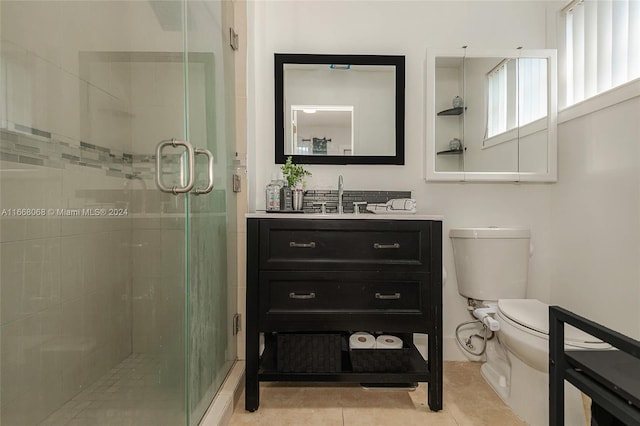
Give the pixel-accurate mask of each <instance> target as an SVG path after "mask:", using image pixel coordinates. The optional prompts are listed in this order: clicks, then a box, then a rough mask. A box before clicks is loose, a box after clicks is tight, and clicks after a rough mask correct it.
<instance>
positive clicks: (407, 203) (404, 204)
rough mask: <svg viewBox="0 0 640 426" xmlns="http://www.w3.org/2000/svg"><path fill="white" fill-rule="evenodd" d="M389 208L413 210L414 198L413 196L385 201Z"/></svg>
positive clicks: (414, 205) (414, 206)
mask: <svg viewBox="0 0 640 426" xmlns="http://www.w3.org/2000/svg"><path fill="white" fill-rule="evenodd" d="M387 206H389V208H390V210H415V208H416V200H415V199H413V198H396V199H393V200H389V201H387Z"/></svg>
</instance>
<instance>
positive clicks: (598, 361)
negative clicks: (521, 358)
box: [549, 306, 640, 426]
mask: <svg viewBox="0 0 640 426" xmlns="http://www.w3.org/2000/svg"><path fill="white" fill-rule="evenodd" d="M565 323H566V324H569V325H572V326H574V327H576V328H579V329H580V330H583V331H585V332H586V333H588V334H590V335H592V336H594V337H596V338H598V339H600V340H602V341H604V342H607V343H609V344H611V345H613V346H615V348H616V349H617V350H610V351H609V350H606V351H600V350H597V351H589V350H581V351H571V350H568V351H567V350H565V348H564V325H565ZM639 373H640V341H638V340H635V339H631V338H630V337H627V336H625V335H623V334H620V333H618V332H615V331H613V330H611V329H609V328H607V327H604V326H602V325H600V324H597V323H595V322H593V321H590V320H588V319H586V318H583V317H581V316H579V315H576V314H574V313H572V312H570V311H568V310H566V309H563V308H561V307H558V306H551V307H550V308H549V425H550V426H562V425H564V381H565V380H568V381H569V382H570V383H571V384H573V385H574V386H575V387H577V388H578V389H579V390H580V391H582V392H584V393H585V394H586V395H588V396H589V397H590V398H591V400H592V401H593V403H594V405H595V406H596V407H598V409H602V410H605V411H606V413H609V414H610V415H611V416H612V417H613V418H615V419H618V420H619V421H620V422H622V423H624V424H626V425H640V374H639ZM592 424H593V423H592Z"/></svg>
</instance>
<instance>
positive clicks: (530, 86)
mask: <svg viewBox="0 0 640 426" xmlns="http://www.w3.org/2000/svg"><path fill="white" fill-rule="evenodd" d="M547 67H548V64H547V60H546V59H543V58H518V59H514V58H511V59H505V60H503V61H502V62H500V63H499V64H498V65H496V67H495V68H493V69H492V70H491V71H489V72H488V73H487V139H488V138H491V137H493V136H496V135H499V134H501V133H505V132H507V131H509V130H511V129H515V128H517V127H522V126H525V125H527V124H529V123H532V122H534V121H536V120H538V119H540V118H542V117H546V116H547Z"/></svg>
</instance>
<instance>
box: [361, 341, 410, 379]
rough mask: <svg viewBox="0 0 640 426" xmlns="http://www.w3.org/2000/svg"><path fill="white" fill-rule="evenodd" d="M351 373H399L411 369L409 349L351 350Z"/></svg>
mask: <svg viewBox="0 0 640 426" xmlns="http://www.w3.org/2000/svg"><path fill="white" fill-rule="evenodd" d="M349 356H350V357H351V366H352V367H353V371H355V372H358V373H362V372H369V373H378V372H401V371H407V370H408V369H409V368H410V367H411V349H410V348H408V347H403V348H401V349H351V350H350V351H349Z"/></svg>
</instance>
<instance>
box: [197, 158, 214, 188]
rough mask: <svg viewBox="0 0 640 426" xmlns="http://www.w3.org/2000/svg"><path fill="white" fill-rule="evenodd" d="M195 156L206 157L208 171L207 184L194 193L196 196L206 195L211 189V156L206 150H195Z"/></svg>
mask: <svg viewBox="0 0 640 426" xmlns="http://www.w3.org/2000/svg"><path fill="white" fill-rule="evenodd" d="M195 155H204V156H206V157H207V167H208V170H209V183H208V185H207V186H206V187H204V188H196V189H195V191H194V192H195V194H196V195H200V194H208V193H209V192H211V190H212V189H213V154H212V153H211V151H209V150H208V149H205V148H196V149H195Z"/></svg>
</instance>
